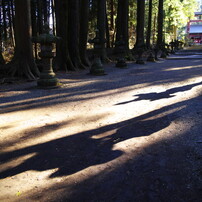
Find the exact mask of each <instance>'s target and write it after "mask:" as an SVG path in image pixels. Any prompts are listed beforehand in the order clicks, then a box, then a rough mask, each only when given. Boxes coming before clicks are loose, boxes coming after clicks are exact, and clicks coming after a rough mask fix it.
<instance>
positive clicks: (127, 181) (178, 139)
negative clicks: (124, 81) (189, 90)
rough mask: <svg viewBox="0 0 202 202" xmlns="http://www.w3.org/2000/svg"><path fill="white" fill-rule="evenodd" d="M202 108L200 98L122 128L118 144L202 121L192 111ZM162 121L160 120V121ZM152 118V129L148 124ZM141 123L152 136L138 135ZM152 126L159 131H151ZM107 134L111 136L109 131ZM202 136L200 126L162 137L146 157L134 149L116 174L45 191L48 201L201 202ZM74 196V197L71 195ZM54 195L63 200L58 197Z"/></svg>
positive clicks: (144, 150)
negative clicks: (199, 141)
mask: <svg viewBox="0 0 202 202" xmlns="http://www.w3.org/2000/svg"><path fill="white" fill-rule="evenodd" d="M199 102H201V97H197V98H193V99H191V100H189V101H183V102H181V103H177V104H173V105H171V106H168V107H164V108H162V109H160V110H155V111H153V112H150V113H148V114H145V115H143V116H140V117H137V119H131V120H128V122H125V123H120V125H118V126H117V128H119V129H118V130H117V132H116V133H115V134H114V135H115V137H116V138H117V137H121V138H122V139H120V141H123V140H125V139H130V138H134V137H136V136H141V135H146V134H152V133H153V132H155V131H156V130H159V131H160V130H161V129H163V128H165V127H166V126H168V125H169V124H170V122H175V121H177V120H178V121H179V119H180V120H182V119H185V120H186V118H192V119H195V118H196V119H197V117H195V116H196V114H195V116H193V106H196V105H197V104H199ZM182 106H186V107H185V108H183V109H181V110H180V111H175V112H173V113H169V114H167V115H165V113H167V112H168V111H169V110H170V109H175V110H177V109H179V108H180V107H182ZM198 110H201V112H202V107H201V105H200V106H199V105H198ZM159 116H161V119H159V118H155V117H159ZM152 117H153V119H152V121H151V120H150V123H149V122H147V121H146V120H148V119H150V118H152ZM134 120H135V121H136V123H134ZM195 121H198V120H195ZM141 122H144V123H145V124H143V125H141V127H140V128H141V129H142V127H145V126H148V125H150V124H151V125H150V127H149V126H148V127H149V128H147V129H146V131H148V129H149V130H150V131H149V132H148V133H144V132H137V134H138V135H137V134H136V128H137V125H138V123H141ZM126 123H127V124H126ZM128 124H129V125H128ZM133 124H134V125H133ZM136 124H137V125H136ZM147 124H148V125H147ZM155 124H157V126H155ZM195 124H196V123H195ZM152 126H153V128H155V127H156V129H152ZM105 129H106V130H107V128H105ZM200 131H202V127H201V124H200V122H199V123H198V124H197V125H195V126H194V127H192V128H190V129H189V130H187V131H186V130H185V131H184V132H181V131H178V130H176V135H174V134H172V136H170V137H167V138H165V139H164V137H162V139H160V140H159V141H156V142H153V143H152V144H149V145H148V146H147V147H145V148H142V149H141V152H140V151H138V149H137V148H136V149H134V150H133V151H132V152H131V153H132V155H131V156H128V160H127V161H125V162H120V163H119V165H118V166H117V167H115V168H113V169H110V167H109V168H108V169H107V170H105V171H103V172H101V173H99V174H95V175H93V176H91V177H89V178H87V179H85V180H84V181H80V182H79V183H78V184H73V183H72V184H71V185H70V184H69V183H68V182H67V181H68V180H67V181H65V182H63V183H61V184H57V185H53V186H52V187H50V188H49V189H48V192H47V191H46V194H50V195H49V197H50V196H51V197H53V201H86V202H87V201H110V202H111V201H117V202H119V201H120V202H122V201H131V202H132V201H140V202H142V201H146V202H147V201H149V202H150V201H151V202H153V201H155V202H168V201H173V202H179V201H182V202H184V201H186V202H188V201H190V202H191V201H194V202H195V201H196V202H198V201H200V199H201V196H202V195H201V185H202V184H201V181H200V179H201V178H202V176H201V171H200V168H201V156H200V155H198V154H197V152H196V151H195V149H196V146H197V145H196V144H195V140H196V139H197V138H198V137H199V136H200V134H201V133H200ZM93 133H94V132H93ZM94 134H96V132H95V133H94ZM125 135H126V137H125ZM163 135H164V134H163V133H162V136H163ZM112 144H113V143H111V145H112ZM114 144H115V143H114ZM198 147H199V145H198ZM103 152H104V151H103ZM110 152H111V149H110ZM105 155H110V153H105ZM122 155H124V154H122ZM106 157H107V156H106ZM197 163H198V165H197V166H196V164H197ZM197 169H198V170H197ZM70 186H71V189H70ZM69 190H71V191H70V192H69ZM52 192H53V193H52ZM55 193H59V194H58V195H56V196H55ZM32 199H35V200H36V199H37V200H41V199H43V200H44V199H46V196H44V193H43V194H38V195H37V194H36V195H32ZM43 200H42V201H43Z"/></svg>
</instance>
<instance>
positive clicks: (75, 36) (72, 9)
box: [68, 0, 85, 69]
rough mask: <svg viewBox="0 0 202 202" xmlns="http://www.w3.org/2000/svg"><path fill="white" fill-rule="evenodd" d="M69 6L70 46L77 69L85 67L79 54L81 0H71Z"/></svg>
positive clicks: (71, 55)
mask: <svg viewBox="0 0 202 202" xmlns="http://www.w3.org/2000/svg"><path fill="white" fill-rule="evenodd" d="M68 7H69V12H68V13H69V15H68V48H69V53H70V58H71V61H72V63H73V65H74V67H75V68H76V69H78V68H80V69H85V66H84V65H82V64H81V59H80V55H79V0H69V6H68ZM82 17H84V16H82Z"/></svg>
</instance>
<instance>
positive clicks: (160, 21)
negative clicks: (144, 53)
mask: <svg viewBox="0 0 202 202" xmlns="http://www.w3.org/2000/svg"><path fill="white" fill-rule="evenodd" d="M162 43H163V0H159V6H158V36H157V46H158V47H160V46H161V45H162Z"/></svg>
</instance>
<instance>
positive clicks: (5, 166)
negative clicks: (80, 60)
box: [0, 49, 202, 202]
mask: <svg viewBox="0 0 202 202" xmlns="http://www.w3.org/2000/svg"><path fill="white" fill-rule="evenodd" d="M193 54H194V55H193ZM201 54H202V51H201V50H200V49H199V50H197V51H196V52H195V53H194V52H193V51H192V52H189V51H184V52H179V53H178V54H176V55H172V56H170V57H169V58H168V59H167V60H160V61H158V62H156V63H147V64H145V65H137V64H134V63H129V64H128V68H127V69H118V68H116V67H115V66H114V64H107V65H105V66H104V68H105V71H106V73H107V75H105V76H100V77H98V76H92V75H89V74H88V71H87V70H86V71H81V72H76V73H68V74H62V73H58V74H57V77H58V78H59V79H60V82H61V83H62V84H63V85H62V87H61V88H58V89H49V90H43V89H38V88H36V82H18V83H16V82H15V83H13V84H12V83H11V84H2V85H1V86H0V112H1V113H0V137H1V138H0V165H1V166H0V190H1V191H0V201H3V202H7V201H8V202H14V201H20V202H24V201H26V202H27V201H28V202H29V201H40V202H47V201H48V202H49V201H50V202H51V201H53V202H58V201H76V202H78V201H82V202H83V201H84V202H91V201H92V202H94V201H95V202H101V201H102V202H108V201H109V202H110V201H116V202H129V201H133V202H150V201H151V202H200V201H201V198H202V55H201Z"/></svg>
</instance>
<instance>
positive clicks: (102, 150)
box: [0, 111, 170, 178]
mask: <svg viewBox="0 0 202 202" xmlns="http://www.w3.org/2000/svg"><path fill="white" fill-rule="evenodd" d="M159 112H160V111H158V112H155V111H154V112H152V113H148V114H147V115H144V116H141V117H137V118H134V119H130V120H127V121H123V122H119V123H116V124H111V125H108V126H104V127H101V128H98V129H95V130H90V131H87V132H82V133H78V134H76V135H71V136H68V137H64V138H60V139H56V140H53V141H49V142H46V143H42V144H38V145H34V146H30V147H26V148H23V149H19V150H16V151H12V152H8V153H4V154H1V155H0V161H1V163H2V164H3V163H6V162H9V161H12V160H14V159H17V158H20V157H23V156H26V155H28V154H34V155H33V156H32V157H31V158H29V159H27V160H26V161H24V162H23V163H21V164H20V165H18V166H16V167H14V168H11V169H7V170H5V171H3V172H1V173H0V178H5V177H8V176H13V175H16V174H19V173H22V172H25V171H27V170H36V171H45V170H49V169H55V168H57V169H58V170H57V171H56V172H55V173H53V174H52V175H51V176H50V177H58V176H65V175H70V174H74V173H76V172H78V171H81V170H83V169H85V168H87V167H89V166H92V165H98V164H102V163H106V162H109V161H112V160H114V159H116V158H118V157H120V156H121V155H122V154H123V152H122V151H119V150H115V151H114V150H113V149H112V148H113V146H114V144H116V143H118V142H121V141H124V140H128V139H131V138H136V137H142V136H149V135H151V134H153V133H155V132H157V131H159V130H162V129H164V128H166V127H168V126H169V124H170V120H169V119H168V118H167V116H166V115H165V116H163V115H162V117H156V118H155V114H156V113H157V114H159ZM148 117H150V118H151V117H153V118H152V119H151V120H144V119H145V118H148ZM58 127H59V126H58V125H57V129H58ZM63 127H64V126H63ZM113 130H116V132H115V133H112V134H110V135H109V136H107V137H101V138H99V135H100V134H103V133H106V132H109V131H113ZM31 134H34V131H32V132H31ZM28 137H29V134H28ZM95 137H98V138H95Z"/></svg>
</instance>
